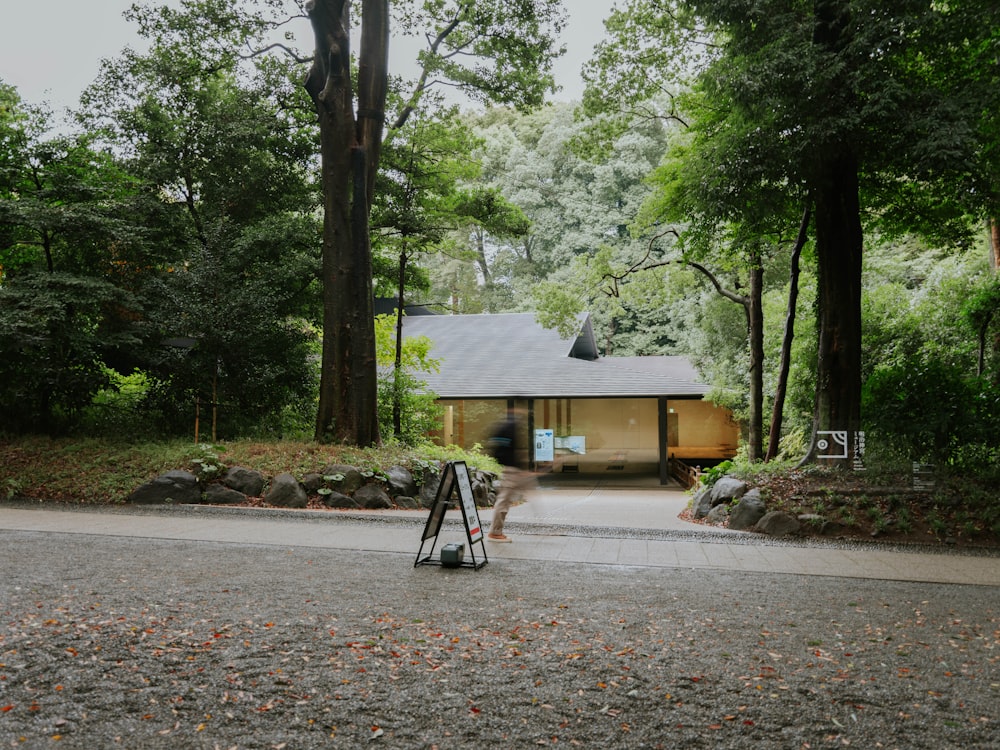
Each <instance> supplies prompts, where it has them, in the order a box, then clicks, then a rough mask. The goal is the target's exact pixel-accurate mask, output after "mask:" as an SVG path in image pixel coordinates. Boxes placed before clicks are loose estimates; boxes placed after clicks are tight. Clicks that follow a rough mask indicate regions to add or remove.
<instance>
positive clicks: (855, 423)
mask: <svg viewBox="0 0 1000 750" xmlns="http://www.w3.org/2000/svg"><path fill="white" fill-rule="evenodd" d="M823 177H824V178H825V179H822V180H821V183H820V184H819V185H818V186H817V189H816V191H815V210H816V258H817V276H818V310H817V317H818V325H819V352H818V354H819V357H818V363H817V372H816V405H815V411H814V414H813V441H812V446H811V447H810V450H809V454H808V455H807V458H808V459H822V460H823V462H824V463H827V464H836V465H841V466H849V465H850V464H851V462H852V460H853V453H852V447H853V444H854V441H855V440H856V439H857V433H858V431H859V430H860V427H861V253H862V245H863V233H862V229H861V211H860V201H859V197H858V164H857V160H856V158H855V157H854V156H853V155H851V154H846V153H845V154H842V155H840V156H837V157H833V158H831V159H830V160H829V161H828V163H827V165H826V169H825V174H824V175H823Z"/></svg>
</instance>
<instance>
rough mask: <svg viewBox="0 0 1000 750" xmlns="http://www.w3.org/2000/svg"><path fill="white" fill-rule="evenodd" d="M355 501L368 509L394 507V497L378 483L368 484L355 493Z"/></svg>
mask: <svg viewBox="0 0 1000 750" xmlns="http://www.w3.org/2000/svg"><path fill="white" fill-rule="evenodd" d="M353 497H354V502H356V503H357V504H358V505H360V506H361V507H362V508H366V509H368V510H384V509H386V508H391V507H392V499H391V498H390V497H389V495H388V494H386V491H385V490H383V489H382V488H381V487H379V486H378V485H377V484H366V485H365V486H363V487H359V488H358V490H357V492H355V493H354V495H353Z"/></svg>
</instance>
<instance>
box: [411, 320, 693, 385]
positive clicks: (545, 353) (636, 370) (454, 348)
mask: <svg viewBox="0 0 1000 750" xmlns="http://www.w3.org/2000/svg"><path fill="white" fill-rule="evenodd" d="M578 320H579V323H580V329H579V330H580V333H579V335H578V336H577V337H576V338H574V339H562V338H560V336H559V334H558V332H556V331H553V330H550V329H547V328H543V327H542V326H541V325H539V324H538V323H537V322H536V321H535V316H534V313H502V314H499V315H426V316H419V317H407V318H404V322H403V335H404V336H426V337H428V338H429V339H431V341H432V342H433V348H432V350H431V356H432V357H434V358H435V359H438V360H440V361H441V371H440V372H438V373H421V374H420V378H421V379H423V380H426V381H427V386H428V388H430V389H431V390H432V391H434V392H435V393H437V394H438V396H440V397H441V398H445V399H459V398H511V397H524V398H527V397H531V398H594V397H603V398H608V397H650V396H670V397H674V398H678V397H687V398H691V397H694V398H700V397H701V396H703V395H704V394H705V393H706V391H707V390H708V387H707V386H706V385H704V384H702V383H699V382H698V381H697V373H695V371H694V369H693V368H692V367H691V365H690V363H689V362H688V361H687V360H686V359H684V358H683V357H599V358H593V357H597V347H596V344H595V342H594V334H593V330H592V329H591V326H590V316H589V315H586V314H584V315H581V316H580V317H579V319H578ZM581 357H588V358H581Z"/></svg>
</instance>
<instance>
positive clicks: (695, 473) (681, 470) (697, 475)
mask: <svg viewBox="0 0 1000 750" xmlns="http://www.w3.org/2000/svg"><path fill="white" fill-rule="evenodd" d="M667 471H668V472H669V473H670V476H672V477H673V478H674V479H676V480H677V481H678V482H680V483H681V486H683V487H684V489H690V488H691V487H694V486H695V485H696V484H698V482H699V481H700V480H701V469H699V468H698V467H696V466H688V465H687V464H686V463H684V462H683V461H681V460H680V459H679V458H673V457H671V458H669V459H668V460H667Z"/></svg>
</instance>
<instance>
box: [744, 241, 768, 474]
mask: <svg viewBox="0 0 1000 750" xmlns="http://www.w3.org/2000/svg"><path fill="white" fill-rule="evenodd" d="M763 300H764V266H763V264H762V263H761V258H760V254H759V253H755V254H754V256H753V258H752V259H751V265H750V294H749V295H747V297H746V303H745V305H744V308H745V309H746V312H747V334H748V338H749V341H750V415H749V416H750V424H749V428H748V430H747V452H748V455H747V458H749V459H750V461H754V462H755V461H760V459H761V446H762V444H763V441H764V301H763Z"/></svg>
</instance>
